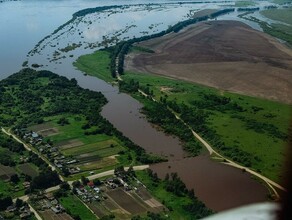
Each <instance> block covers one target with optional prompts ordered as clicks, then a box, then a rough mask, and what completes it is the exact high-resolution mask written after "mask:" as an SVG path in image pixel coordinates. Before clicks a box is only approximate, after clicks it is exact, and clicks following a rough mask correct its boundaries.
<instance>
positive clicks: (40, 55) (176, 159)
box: [0, 0, 268, 211]
mask: <svg viewBox="0 0 292 220" xmlns="http://www.w3.org/2000/svg"><path fill="white" fill-rule="evenodd" d="M150 2H151V1H145V0H143V1H126V0H125V1H105V0H101V1H90V0H85V1H81V0H73V1H69V0H65V1H41V3H40V1H33V0H27V1H19V2H4V3H2V4H0V18H1V19H0V27H1V33H0V41H1V53H0V58H1V59H0V64H1V67H0V79H3V78H5V77H7V76H9V75H10V74H12V73H14V72H17V71H18V70H19V69H20V68H21V64H22V62H23V61H25V60H26V61H28V63H29V64H30V65H31V64H33V63H38V64H42V65H43V67H42V68H43V69H48V70H51V71H53V72H56V73H58V74H60V75H63V76H66V77H68V78H75V79H76V80H77V81H78V83H79V85H80V86H82V87H83V88H87V89H90V90H94V91H100V92H102V93H103V94H104V95H105V97H106V98H107V99H108V101H109V102H108V104H106V105H105V106H104V108H103V110H102V115H103V116H104V117H105V118H107V119H108V120H109V121H110V122H111V123H112V124H113V125H114V126H115V127H116V128H117V129H118V130H120V131H121V132H122V133H123V134H124V135H125V136H127V137H129V138H130V139H131V140H132V141H133V142H135V143H136V144H138V145H140V146H141V147H143V148H144V149H145V150H146V151H147V152H149V153H154V154H158V155H163V156H166V157H167V158H168V159H169V161H168V162H166V163H160V164H155V165H152V166H151V169H153V170H154V171H155V172H157V173H158V175H159V176H160V177H161V178H164V176H165V175H166V173H169V172H177V173H178V175H179V176H180V177H181V178H182V180H183V181H184V182H185V184H186V185H187V187H188V188H190V189H191V188H193V189H194V191H195V194H196V196H198V197H199V199H200V200H202V201H203V202H204V203H205V204H206V205H207V206H208V207H209V208H211V209H213V210H215V211H221V210H225V209H229V208H232V207H236V206H239V205H243V204H249V203H254V202H260V201H265V200H267V198H268V197H267V196H268V190H267V188H266V187H265V186H263V185H262V184H261V183H259V182H258V181H256V180H254V179H252V178H251V177H250V175H249V174H247V173H244V172H242V171H240V170H238V169H235V168H232V167H229V166H226V165H223V164H219V163H218V162H215V161H212V160H211V159H210V158H209V157H208V156H207V155H202V156H198V157H195V158H187V154H186V153H185V152H184V151H183V150H182V147H181V144H180V141H179V140H178V139H177V138H175V137H171V136H168V135H166V134H164V133H163V132H161V131H158V130H157V129H156V128H155V127H154V126H153V125H151V124H150V123H149V122H147V120H146V119H145V116H144V115H143V114H142V113H141V112H140V109H141V107H142V105H141V104H140V103H139V102H138V101H137V100H135V99H134V98H132V97H131V96H129V95H127V94H124V93H120V92H119V91H118V88H116V87H114V86H112V85H110V84H108V83H106V82H104V81H102V80H100V79H97V78H94V77H91V76H85V75H84V74H83V73H81V72H80V71H78V70H76V69H75V68H74V67H73V65H72V62H74V60H76V58H77V57H78V56H80V55H82V54H87V53H91V52H93V51H94V50H97V49H98V48H101V47H102V45H104V44H105V43H106V40H109V39H110V40H111V42H110V43H109V44H113V43H114V42H115V40H123V39H128V38H131V37H135V36H136V37H139V36H142V35H147V34H151V33H155V32H159V31H161V30H163V29H166V28H167V26H168V25H172V24H175V23H177V22H178V21H181V20H184V19H186V18H187V14H189V13H192V12H193V11H198V10H201V9H205V8H215V9H216V8H222V7H224V5H228V4H229V5H230V4H231V3H232V2H226V1H224V2H223V1H217V2H216V1H214V2H212V3H210V2H209V3H207V2H206V3H202V2H201V1H200V2H197V3H196V2H187V4H176V3H175V1H154V2H155V3H157V2H158V3H159V4H161V5H159V4H158V5H153V6H149V5H146V4H148V3H150ZM137 3H139V5H135V4H137ZM125 4H127V5H128V4H131V6H129V7H127V8H122V9H121V8H118V9H113V10H108V11H104V12H101V13H94V14H91V15H88V16H85V17H81V18H80V19H78V20H76V21H74V22H73V23H72V24H69V25H67V26H65V27H63V28H62V29H60V30H58V31H57V32H56V33H54V34H52V35H51V33H52V32H53V31H54V30H56V28H57V27H59V26H60V25H62V24H63V23H65V22H66V21H68V20H70V19H71V16H72V14H73V13H74V12H76V11H78V10H80V9H83V8H89V7H97V6H103V5H125ZM174 14H175V16H170V15H174ZM225 17H226V18H228V19H238V18H236V14H235V15H232V14H229V15H228V16H225ZM123 30H127V31H123ZM145 30H147V32H145ZM46 36H48V37H47V38H46V39H45V40H44V41H42V42H41V43H40V44H38V42H39V40H41V39H44V38H45V37H46ZM96 42H100V44H95V43H96ZM72 43H80V45H82V46H80V47H79V48H76V49H75V50H74V51H70V52H69V53H68V54H65V55H56V54H54V51H55V50H56V49H55V47H59V48H62V47H65V46H66V45H69V44H72ZM35 45H37V46H35ZM32 48H34V49H35V51H34V52H31V53H28V52H29V51H30V50H31V49H32ZM69 55H71V56H69ZM56 56H57V57H56ZM58 56H59V57H58ZM56 58H57V59H56Z"/></svg>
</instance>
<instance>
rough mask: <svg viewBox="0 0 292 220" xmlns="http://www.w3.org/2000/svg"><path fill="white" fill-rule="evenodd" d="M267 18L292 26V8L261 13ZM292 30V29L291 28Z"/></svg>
mask: <svg viewBox="0 0 292 220" xmlns="http://www.w3.org/2000/svg"><path fill="white" fill-rule="evenodd" d="M260 13H261V14H262V15H264V16H265V17H267V18H270V19H272V20H275V21H281V22H284V23H286V24H290V25H292V8H285V9H268V10H264V11H261V12H260ZM290 28H291V29H292V27H290Z"/></svg>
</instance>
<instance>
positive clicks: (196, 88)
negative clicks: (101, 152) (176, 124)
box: [87, 51, 291, 181]
mask: <svg viewBox="0 0 292 220" xmlns="http://www.w3.org/2000/svg"><path fill="white" fill-rule="evenodd" d="M101 53H103V54H104V55H107V53H106V52H104V51H99V54H101ZM90 56H91V55H88V56H87V58H90ZM92 56H95V55H92ZM105 66H106V65H105ZM122 77H123V79H124V80H125V82H130V81H131V80H134V81H138V82H139V85H140V87H143V88H147V90H148V91H151V92H152V93H153V96H154V97H155V99H156V100H161V99H165V98H166V99H167V100H168V101H175V102H176V103H177V104H178V105H182V104H184V105H186V106H188V107H191V108H195V109H199V110H200V111H203V112H205V114H206V115H207V119H206V126H207V127H208V130H211V131H213V132H214V133H215V135H216V136H217V137H219V139H220V141H221V142H224V145H225V146H228V149H229V150H228V149H227V150H226V149H225V148H223V149H220V150H219V149H218V148H217V150H219V151H220V152H221V153H223V154H224V155H225V156H227V157H229V158H231V159H233V160H235V161H238V162H241V161H242V160H245V159H247V161H246V163H243V164H245V165H247V166H251V168H253V169H254V170H257V171H258V172H261V173H262V174H264V175H265V176H267V177H269V178H271V179H273V180H276V181H278V180H279V178H280V173H281V172H280V171H281V170H282V168H283V166H282V164H283V161H284V159H285V154H284V153H285V150H286V148H285V146H286V144H287V140H286V138H285V136H286V134H287V132H288V126H289V121H290V119H291V106H289V105H286V104H282V103H278V102H273V101H269V100H264V99H260V98H255V97H248V96H244V95H239V94H234V93H230V92H224V91H219V90H217V89H214V88H210V87H206V86H201V85H198V84H194V83H189V82H184V81H179V80H174V79H169V78H165V77H160V76H154V75H151V74H142V73H139V74H138V73H132V72H127V73H125V75H123V76H122ZM136 97H137V96H136ZM209 97H216V98H218V99H225V98H226V99H229V105H231V108H230V106H229V105H227V107H226V106H223V105H221V106H220V105H218V106H219V107H217V106H216V105H214V103H211V105H210V106H206V103H205V100H206V98H207V100H208V98H209ZM139 100H140V101H142V102H143V99H139ZM146 103H147V102H144V104H146ZM228 106H229V107H228ZM232 106H237V107H239V108H240V109H241V111H237V110H234V109H232V108H233V107H232ZM225 108H227V109H225ZM201 135H203V136H204V135H205V134H204V133H201ZM204 138H205V139H206V140H207V141H208V142H209V143H211V145H212V146H213V147H215V149H216V143H217V142H216V140H214V139H208V135H206V136H205V137H204ZM240 157H244V158H243V159H242V158H240ZM245 157H246V158H245Z"/></svg>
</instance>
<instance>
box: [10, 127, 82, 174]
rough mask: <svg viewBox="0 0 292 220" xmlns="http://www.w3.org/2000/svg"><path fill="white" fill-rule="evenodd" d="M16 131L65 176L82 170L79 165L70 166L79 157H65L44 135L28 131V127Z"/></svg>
mask: <svg viewBox="0 0 292 220" xmlns="http://www.w3.org/2000/svg"><path fill="white" fill-rule="evenodd" d="M14 132H15V134H17V135H18V136H20V137H21V138H22V139H23V140H24V141H25V142H27V143H29V144H31V146H33V147H34V148H35V149H36V150H37V151H39V152H40V153H41V154H42V155H45V156H46V157H47V159H48V160H49V161H50V162H51V163H53V164H54V165H55V167H56V168H58V169H59V171H61V172H62V173H63V175H64V176H68V175H70V174H76V173H79V172H80V171H81V170H80V168H79V167H77V166H70V165H73V164H76V163H77V162H78V160H77V159H75V158H73V156H69V157H65V156H64V155H63V154H62V153H61V151H60V150H59V148H58V147H56V146H53V145H52V143H48V142H46V141H45V140H44V138H43V136H42V135H40V134H38V133H37V132H35V131H27V129H16V130H15V131H14Z"/></svg>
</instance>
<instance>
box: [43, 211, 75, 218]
mask: <svg viewBox="0 0 292 220" xmlns="http://www.w3.org/2000/svg"><path fill="white" fill-rule="evenodd" d="M41 215H42V217H43V219H44V220H73V218H72V217H71V216H70V215H68V214H67V213H60V214H55V213H54V212H53V211H52V210H46V211H43V212H41Z"/></svg>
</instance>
